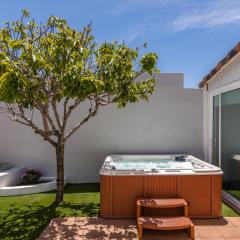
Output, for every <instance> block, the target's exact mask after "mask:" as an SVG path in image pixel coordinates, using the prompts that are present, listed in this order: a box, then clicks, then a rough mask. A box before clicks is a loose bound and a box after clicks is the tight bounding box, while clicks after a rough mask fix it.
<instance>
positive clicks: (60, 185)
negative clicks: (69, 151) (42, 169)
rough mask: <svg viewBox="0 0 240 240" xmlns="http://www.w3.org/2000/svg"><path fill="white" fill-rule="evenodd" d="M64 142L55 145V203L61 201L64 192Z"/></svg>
mask: <svg viewBox="0 0 240 240" xmlns="http://www.w3.org/2000/svg"><path fill="white" fill-rule="evenodd" d="M64 147H65V146H64V144H63V143H59V144H58V145H57V147H56V160H57V191H56V199H55V203H57V204H59V203H61V202H62V201H63V193H64Z"/></svg>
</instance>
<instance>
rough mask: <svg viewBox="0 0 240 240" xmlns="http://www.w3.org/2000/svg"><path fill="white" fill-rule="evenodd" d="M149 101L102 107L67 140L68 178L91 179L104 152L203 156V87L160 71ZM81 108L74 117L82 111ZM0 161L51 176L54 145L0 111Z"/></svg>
mask: <svg viewBox="0 0 240 240" xmlns="http://www.w3.org/2000/svg"><path fill="white" fill-rule="evenodd" d="M157 78H158V79H159V83H158V87H157V89H156V91H155V93H154V94H153V95H152V96H151V97H150V99H149V102H141V103H135V104H130V105H129V106H127V107H126V108H125V109H116V107H115V106H107V107H105V108H102V109H100V111H99V113H98V115H97V116H96V117H95V118H93V119H91V120H90V121H89V122H88V123H87V124H86V125H85V126H83V128H82V129H80V130H79V131H78V132H77V133H76V134H75V135H73V136H72V138H71V139H70V140H69V142H68V143H67V145H66V152H65V175H66V176H67V178H68V182H95V181H98V180H99V170H100V167H101V165H102V163H103V161H104V158H105V157H106V156H107V155H109V154H138V153H140V154H144V153H146V154H157V153H159V154H162V153H188V154H191V155H195V156H196V157H199V158H202V149H203V145H202V140H203V121H202V120H203V115H202V114H203V110H202V108H203V103H202V99H203V97H202V90H200V89H184V88H183V74H180V73H161V74H160V77H159V76H157ZM81 109H85V107H84V106H83V107H82V108H81V107H80V110H79V114H75V115H74V120H76V119H77V117H79V116H83V114H82V112H81ZM0 161H1V162H9V163H15V164H18V165H21V166H26V167H31V168H32V167H34V168H38V169H40V170H42V171H43V173H44V175H45V176H54V175H55V171H56V170H55V169H56V168H55V152H54V149H53V148H52V147H51V146H50V145H48V144H47V143H45V142H43V140H42V139H41V137H39V136H36V135H35V134H33V133H32V131H31V129H28V128H27V127H24V126H20V125H19V124H17V123H14V122H11V121H10V120H9V119H8V118H7V116H6V115H0Z"/></svg>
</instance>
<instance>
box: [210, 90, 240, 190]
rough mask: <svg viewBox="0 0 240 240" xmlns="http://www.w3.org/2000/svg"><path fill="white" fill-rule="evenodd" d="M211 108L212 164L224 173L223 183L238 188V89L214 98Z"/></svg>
mask: <svg viewBox="0 0 240 240" xmlns="http://www.w3.org/2000/svg"><path fill="white" fill-rule="evenodd" d="M212 107H213V116H212V117H213V124H212V126H213V127H212V163H213V164H214V165H217V166H220V167H221V168H222V170H223V171H224V176H223V180H224V182H226V183H229V184H230V185H231V184H233V183H234V184H235V183H237V185H239V187H240V89H235V90H232V91H229V92H224V93H221V94H219V95H216V96H214V97H213V106H212ZM230 185H229V186H230ZM226 186H228V184H226Z"/></svg>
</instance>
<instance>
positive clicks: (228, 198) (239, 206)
mask: <svg viewBox="0 0 240 240" xmlns="http://www.w3.org/2000/svg"><path fill="white" fill-rule="evenodd" d="M222 200H223V202H224V203H226V204H227V205H229V206H230V207H231V208H233V209H234V210H235V211H236V212H237V213H239V214H240V201H239V200H238V199H236V198H235V197H233V196H232V195H231V194H229V193H228V192H226V191H224V190H223V191H222Z"/></svg>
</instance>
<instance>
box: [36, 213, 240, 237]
mask: <svg viewBox="0 0 240 240" xmlns="http://www.w3.org/2000/svg"><path fill="white" fill-rule="evenodd" d="M193 222H194V224H195V226H196V240H204V239H209V240H222V239H227V240H237V239H238V240H240V217H226V218H221V219H195V220H193ZM46 239H51V240H64V239H68V240H73V239H74V240H75V239H76V240H77V239H83V240H85V239H96V240H103V239H104V240H108V239H126V240H130V239H137V231H136V225H135V221H134V220H124V219H114V220H113V219H111V220H110V219H103V218H87V217H86V218H84V217H81V218H77V217H70V218H57V219H54V220H52V222H51V223H50V224H49V225H48V226H47V228H46V229H45V230H44V231H43V233H42V234H41V236H40V237H39V240H46ZM144 239H145V240H150V239H166V240H170V239H180V240H183V239H189V237H188V236H187V234H186V232H185V231H175V232H155V231H145V232H144Z"/></svg>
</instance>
